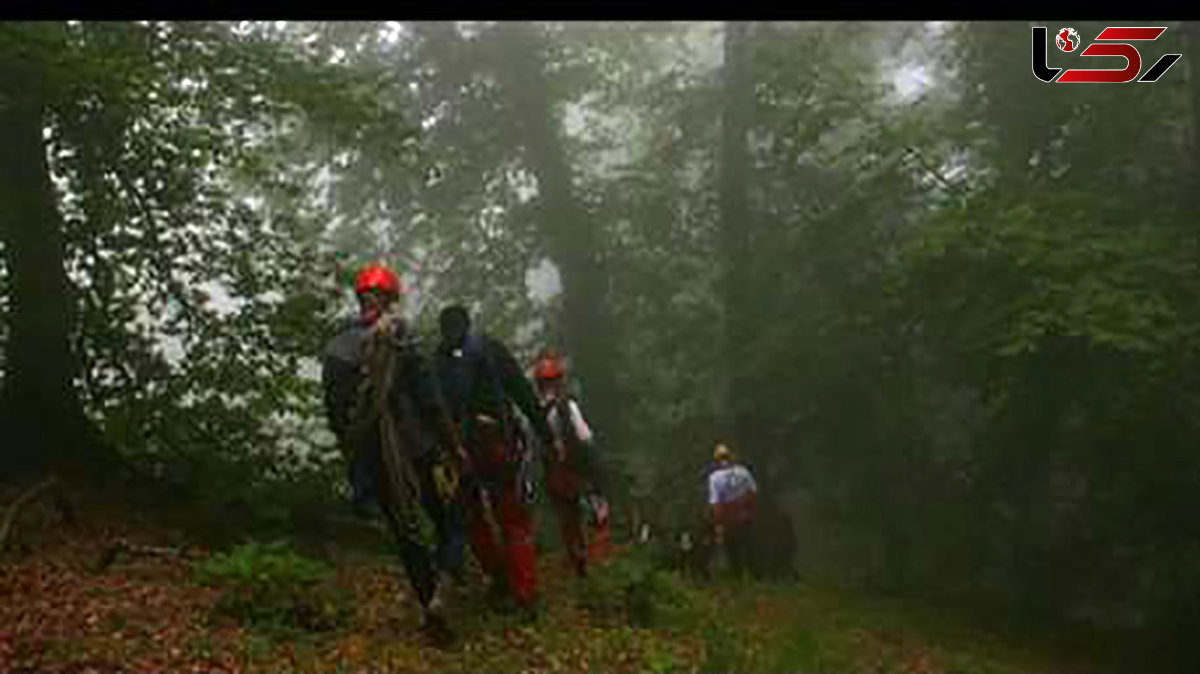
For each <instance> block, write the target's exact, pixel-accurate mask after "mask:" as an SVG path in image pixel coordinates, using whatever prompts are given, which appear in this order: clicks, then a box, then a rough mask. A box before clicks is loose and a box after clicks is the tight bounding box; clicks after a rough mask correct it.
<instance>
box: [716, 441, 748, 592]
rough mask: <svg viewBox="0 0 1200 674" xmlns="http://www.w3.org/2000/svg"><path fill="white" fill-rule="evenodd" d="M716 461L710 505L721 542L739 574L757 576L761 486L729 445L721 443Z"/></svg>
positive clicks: (731, 563) (732, 566)
mask: <svg viewBox="0 0 1200 674" xmlns="http://www.w3.org/2000/svg"><path fill="white" fill-rule="evenodd" d="M713 460H714V461H715V462H716V464H717V467H716V469H715V470H713V471H712V473H710V474H709V476H708V504H709V507H710V509H711V510H710V515H711V516H712V522H713V528H714V529H715V531H716V535H717V540H718V541H722V542H723V543H724V545H725V552H726V555H727V556H728V558H729V566H730V567H731V568H732V570H733V572H734V574H735V575H737V576H742V575H744V574H746V573H747V572H749V573H751V574H752V575H755V576H757V575H758V572H757V568H758V564H757V563H756V561H755V559H754V537H753V533H754V518H755V514H756V510H757V508H756V506H757V500H758V484H757V483H756V482H755V481H754V476H753V475H751V474H750V471H749V470H748V469H747V468H746V467H745V466H743V465H741V464H739V463H737V462H736V459H735V457H734V454H733V451H732V450H730V449H729V447H727V446H726V445H725V444H723V443H717V446H716V448H715V449H714V451H713Z"/></svg>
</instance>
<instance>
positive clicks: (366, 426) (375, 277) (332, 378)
mask: <svg viewBox="0 0 1200 674" xmlns="http://www.w3.org/2000/svg"><path fill="white" fill-rule="evenodd" d="M354 291H355V295H356V296H357V298H358V303H359V313H358V315H357V316H353V317H351V318H349V319H348V320H347V321H345V324H344V325H343V326H342V327H341V329H340V330H339V331H338V333H337V334H336V336H334V338H333V339H332V340H331V341H330V342H329V344H328V346H327V347H326V350H325V353H324V358H323V362H322V372H321V381H322V386H323V389H324V402H325V412H326V415H327V417H328V421H329V425H330V428H331V429H332V430H333V432H334V435H335V436H336V437H337V439H338V446H339V448H340V449H341V451H342V453H343V455H344V456H345V457H346V459H347V461H348V464H349V466H348V469H349V478H350V484H351V487H352V488H353V502H354V505H355V509H356V511H358V512H360V513H361V512H363V511H364V510H365V509H366V508H367V507H368V505H369V504H370V503H372V502H374V503H376V504H377V505H378V506H379V509H380V510H381V511H382V513H383V515H384V518H385V520H386V522H387V525H388V527H389V529H390V530H391V533H392V536H393V537H394V539H395V541H396V544H397V546H398V548H399V553H400V560H401V563H402V564H403V566H404V570H405V575H407V576H408V580H409V583H410V584H411V585H412V587H413V590H414V592H415V594H416V597H417V601H418V603H419V604H420V606H421V628H422V631H423V632H424V633H425V634H426V635H427V636H428V637H430V638H431V639H432V640H433V642H434V644H435V645H437V646H448V645H450V643H452V642H453V641H454V639H455V635H454V633H453V631H452V630H451V629H450V628H449V627H448V625H447V624H446V621H445V618H444V614H443V611H442V606H441V603H442V602H441V599H440V598H439V592H438V589H439V567H440V569H441V570H443V571H446V572H447V573H449V574H451V575H453V576H459V575H460V574H461V566H462V548H463V547H464V541H463V534H462V529H463V527H462V523H461V515H460V514H459V512H458V510H457V506H456V504H457V501H458V494H457V488H456V483H457V472H458V470H459V464H460V462H461V457H462V449H461V445H460V443H459V439H458V433H457V431H456V429H455V427H454V425H453V422H452V417H451V415H450V411H449V408H448V407H447V405H446V403H445V400H444V398H443V396H442V395H441V392H440V390H439V388H438V385H437V379H436V377H435V375H434V372H433V368H432V366H431V364H430V363H429V362H428V359H427V358H426V357H425V356H423V355H422V354H421V353H420V351H419V350H418V348H417V346H416V342H415V338H414V336H413V335H412V333H411V332H410V331H409V329H408V326H407V325H406V323H405V322H404V320H403V319H401V318H400V317H399V314H398V311H397V308H398V306H399V301H400V299H401V297H402V295H403V292H404V288H403V285H402V284H401V282H400V278H399V277H398V276H397V275H396V274H395V273H394V272H393V271H392V270H391V269H388V268H387V267H384V266H382V265H370V266H367V267H366V268H364V269H362V270H361V271H360V272H359V273H358V275H357V277H356V278H355V281H354ZM383 382H390V383H383ZM418 503H419V504H420V507H418V505H417V504H418ZM421 509H424V511H425V512H426V514H427V515H428V516H429V518H430V519H431V520H432V521H433V524H434V528H435V529H436V531H437V539H438V541H437V549H436V551H433V552H431V551H430V550H429V549H428V548H427V547H426V546H425V544H424V543H423V542H422V536H421V527H420V522H419V519H418V517H419V513H420V510H421Z"/></svg>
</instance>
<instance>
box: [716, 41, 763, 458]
mask: <svg viewBox="0 0 1200 674" xmlns="http://www.w3.org/2000/svg"><path fill="white" fill-rule="evenodd" d="M752 30H753V25H752V24H749V23H744V22H728V23H726V24H725V34H724V63H723V65H722V78H723V82H722V87H723V90H724V96H723V101H724V103H723V107H722V110H721V147H720V155H719V157H718V162H719V167H718V171H719V172H718V181H719V195H718V199H719V202H718V207H719V212H720V241H721V252H722V261H721V262H722V265H723V271H722V281H721V291H722V293H723V304H724V308H725V320H724V327H725V330H724V336H723V339H724V343H723V345H722V349H721V354H722V356H721V359H722V363H721V368H722V369H723V371H724V372H723V374H724V379H725V381H726V389H725V401H726V402H725V409H726V413H727V415H728V418H727V419H726V420H725V423H724V424H723V425H724V426H725V427H726V433H727V434H728V436H729V440H730V441H731V442H733V443H734V444H735V445H738V446H742V445H744V444H745V443H747V442H749V441H750V438H749V437H748V435H749V431H750V428H749V426H750V422H749V419H748V414H747V410H748V409H749V403H750V401H751V400H752V396H751V392H750V391H749V390H747V389H748V387H747V381H746V373H745V372H744V369H743V368H742V367H741V364H742V363H743V362H744V360H745V359H744V358H743V354H744V353H745V351H744V349H745V348H746V346H747V344H748V343H749V341H750V337H751V335H752V331H753V326H752V325H751V316H750V312H749V309H750V306H751V299H752V298H751V297H750V296H749V293H748V290H749V288H750V283H749V281H750V279H749V278H748V276H749V269H750V241H751V235H752V229H753V215H752V213H751V209H750V204H749V200H748V194H747V188H748V184H747V172H748V171H749V169H750V158H749V151H748V147H747V146H748V142H747V133H748V131H749V129H750V123H751V118H752V116H753V110H754V86H753V82H752V74H751V71H750V58H749V51H750V49H749V48H750V39H751V32H752ZM743 449H744V450H745V451H748V452H749V454H748V456H750V457H753V456H754V454H755V452H754V448H753V446H749V445H747V446H745V447H743Z"/></svg>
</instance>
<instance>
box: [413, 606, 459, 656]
mask: <svg viewBox="0 0 1200 674" xmlns="http://www.w3.org/2000/svg"><path fill="white" fill-rule="evenodd" d="M420 629H421V633H422V634H423V635H424V636H425V638H426V639H427V640H428V641H429V644H430V645H431V646H433V647H434V648H437V649H439V650H449V649H451V648H453V647H454V645H455V644H456V643H457V642H458V634H457V633H455V631H454V630H453V629H451V628H450V625H449V624H448V623H447V622H446V618H445V617H444V616H443V615H442V614H441V612H440V611H431V610H427V611H425V613H424V614H423V615H422V616H421V628H420Z"/></svg>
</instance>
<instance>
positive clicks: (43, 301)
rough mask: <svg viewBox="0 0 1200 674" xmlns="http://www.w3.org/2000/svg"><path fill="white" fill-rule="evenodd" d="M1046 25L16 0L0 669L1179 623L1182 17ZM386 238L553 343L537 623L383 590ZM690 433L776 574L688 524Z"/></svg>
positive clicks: (836, 645) (1194, 142)
mask: <svg viewBox="0 0 1200 674" xmlns="http://www.w3.org/2000/svg"><path fill="white" fill-rule="evenodd" d="M1060 24H1062V25H1066V24H1065V23H1062V22H1047V21H1034V22H1017V21H1007V22H945V21H927V22H875V21H844V22H711V23H706V22H468V21H463V22H432V21H430V22H392V21H379V22H367V21H344V22H306V21H274V22H270V21H246V22H215V21H129V22H126V21H61V22H14V21H7V22H3V23H0V148H3V150H2V154H3V161H0V204H2V205H3V206H2V208H0V438H3V440H2V442H0V444H2V446H3V449H2V450H0V517H2V518H3V520H2V524H0V605H3V606H2V607H0V670H5V671H14V672H15V671H63V672H67V671H71V672H82V671H116V670H121V671H129V670H131V669H137V670H141V671H150V670H162V669H177V670H178V669H188V670H190V671H201V670H204V671H216V670H220V671H279V670H280V669H281V668H287V669H289V670H304V671H363V670H371V671H479V670H492V671H496V670H505V671H582V670H587V669H595V670H599V671H834V670H837V671H910V672H917V671H921V672H935V671H937V672H941V671H996V672H1017V671H1106V672H1107V671H1152V670H1153V671H1194V667H1196V665H1197V662H1198V661H1200V650H1198V649H1197V645H1196V642H1195V638H1194V635H1195V634H1196V631H1197V629H1200V517H1194V516H1195V515H1197V514H1198V513H1200V451H1198V449H1197V448H1200V222H1198V221H1193V220H1192V218H1193V217H1196V215H1195V214H1196V213H1198V212H1200V74H1198V73H1200V24H1192V23H1188V22H1178V21H1161V22H1129V23H1126V24H1118V25H1137V26H1150V25H1153V26H1165V27H1166V30H1165V32H1163V33H1162V35H1161V36H1160V37H1159V38H1157V39H1156V40H1154V41H1144V42H1138V43H1137V48H1138V49H1139V51H1140V53H1141V59H1142V72H1145V71H1146V70H1148V69H1149V68H1150V67H1151V65H1152V64H1153V63H1154V62H1155V61H1157V60H1158V58H1159V56H1160V55H1161V54H1181V55H1182V58H1180V59H1179V62H1178V63H1177V64H1175V65H1174V67H1171V68H1169V69H1168V70H1167V71H1166V72H1165V73H1163V74H1162V75H1161V76H1160V77H1159V78H1158V80H1157V81H1155V82H1153V83H1150V82H1142V83H1135V82H1131V83H1128V84H1108V85H1087V84H1084V85H1080V86H1072V85H1071V84H1065V83H1064V84H1062V85H1061V86H1060V84H1057V83H1056V84H1048V83H1045V82H1043V81H1040V80H1039V79H1038V77H1035V76H1034V73H1033V72H1031V66H1030V60H1029V59H1030V40H1031V36H1032V37H1033V38H1034V39H1035V46H1034V52H1035V56H1036V53H1037V45H1036V38H1037V35H1038V33H1037V32H1035V31H1033V30H1032V29H1033V28H1034V27H1035V26H1043V27H1048V35H1049V37H1048V39H1047V44H1046V45H1045V48H1046V53H1047V58H1048V61H1049V66H1050V67H1051V68H1080V67H1082V68H1089V67H1090V68H1118V67H1120V61H1121V58H1120V57H1116V56H1102V57H1093V56H1086V57H1083V56H1080V55H1079V54H1078V51H1079V50H1078V49H1076V50H1075V52H1076V53H1068V52H1065V51H1063V49H1062V48H1061V47H1059V46H1056V43H1055V42H1056V41H1055V35H1056V33H1057V32H1058V31H1060V30H1063V29H1062V27H1061V25H1060ZM1070 25H1072V27H1073V30H1074V31H1077V33H1078V35H1079V36H1080V37H1081V38H1082V41H1083V42H1084V43H1085V44H1087V43H1088V42H1089V41H1090V40H1094V37H1093V36H1095V35H1098V34H1099V33H1100V32H1101V31H1102V30H1103V29H1104V28H1105V27H1106V26H1109V25H1112V24H1109V23H1105V22H1100V21H1091V22H1076V23H1074V24H1070ZM1042 34H1043V35H1046V34H1047V33H1042ZM1080 59H1082V61H1081V60H1080ZM1092 62H1094V65H1093V64H1092ZM1189 213H1192V214H1193V215H1188V214H1189ZM371 263H383V264H386V265H388V266H390V267H391V268H392V269H395V270H396V271H397V273H399V274H400V276H401V277H402V279H403V282H404V284H405V286H406V287H407V293H406V295H405V298H404V302H405V306H404V311H405V313H406V316H407V317H408V319H409V320H410V321H411V323H412V325H413V326H414V330H415V331H416V332H417V333H418V334H419V335H420V340H419V343H420V344H421V345H422V348H425V349H426V350H428V351H429V352H430V353H432V350H433V348H434V346H435V345H436V344H437V341H438V334H437V333H438V316H439V311H441V309H442V308H443V307H445V306H447V305H449V304H455V303H459V304H463V305H465V306H467V307H469V308H470V309H471V311H472V312H473V315H474V321H475V323H476V324H477V325H478V326H479V329H481V330H484V331H486V332H487V333H488V334H491V335H493V336H495V337H497V338H499V339H500V340H502V341H503V342H504V343H505V344H507V345H508V346H509V347H510V348H511V349H512V351H513V353H514V354H515V355H516V356H517V359H518V360H519V361H520V363H521V364H522V366H531V365H532V363H533V361H534V359H535V357H536V356H537V354H539V353H541V352H542V351H543V349H545V348H547V347H550V348H554V349H556V350H558V351H559V352H561V353H563V354H565V356H566V359H567V363H568V367H569V373H570V375H569V376H570V380H569V381H570V384H571V386H572V387H573V391H574V393H575V394H576V396H577V397H578V399H579V400H580V401H581V403H582V405H583V406H584V409H585V410H586V411H587V414H588V423H589V424H590V425H591V427H592V428H593V429H594V431H595V434H596V446H597V450H598V452H599V455H600V456H601V457H602V461H603V462H604V464H605V466H606V471H607V473H609V474H610V475H611V477H612V479H611V485H610V494H609V496H610V498H611V501H612V510H613V518H614V522H615V527H614V531H615V532H616V533H615V538H617V539H618V540H617V542H618V544H619V545H618V548H619V549H620V550H622V552H621V553H620V555H619V559H618V560H616V561H613V562H612V563H611V564H609V565H608V566H607V567H605V569H604V570H603V572H597V573H595V574H593V577H591V578H590V579H589V581H588V583H586V584H580V583H576V582H575V581H574V580H573V579H571V578H568V577H565V576H562V573H561V572H560V574H559V575H560V576H562V577H559V576H555V575H554V574H555V572H554V571H553V570H547V571H545V575H546V597H547V598H546V601H547V617H546V618H545V619H543V622H542V623H541V624H540V625H538V626H534V627H529V626H525V625H517V624H510V623H509V622H505V621H504V620H501V619H500V618H492V617H487V616H482V615H478V613H479V612H478V611H476V610H475V607H476V606H477V603H478V598H477V597H475V596H474V595H472V594H471V592H473V591H474V590H470V589H468V590H464V594H463V596H462V597H458V598H456V599H455V600H454V601H452V602H451V604H452V608H451V612H452V614H453V615H454V616H456V619H461V620H460V622H461V623H462V624H463V625H464V627H463V632H464V645H463V646H462V650H460V651H456V652H454V653H449V654H447V653H442V652H438V651H436V650H431V649H426V648H424V647H419V646H418V645H417V644H416V643H415V642H414V641H413V640H412V639H410V638H409V636H407V635H409V634H411V632H412V630H411V626H412V624H415V622H414V621H415V620H416V618H415V614H414V613H413V611H412V609H411V605H409V608H405V606H406V604H405V603H404V601H390V600H388V599H387V597H389V596H392V595H394V594H397V593H399V594H403V593H404V592H405V590H404V589H403V588H405V587H406V585H405V584H404V581H403V578H404V576H403V572H402V571H400V570H399V568H398V566H397V564H396V561H395V555H394V553H393V552H392V551H391V549H390V547H389V541H388V538H387V534H386V533H385V532H384V531H383V529H382V527H377V526H376V527H375V528H372V527H373V526H374V525H370V524H369V523H367V524H364V523H363V522H361V521H357V520H355V519H354V518H353V517H352V516H351V514H350V508H349V505H348V494H349V486H348V485H347V484H346V482H347V481H346V466H345V463H344V461H343V458H342V455H341V454H340V453H339V452H338V449H337V447H336V441H335V438H334V435H333V434H332V432H331V431H330V429H329V426H328V423H327V420H326V416H325V411H324V410H323V408H322V404H323V399H322V392H321V386H322V384H321V378H320V377H321V363H320V358H321V356H322V353H323V350H324V348H325V344H326V342H327V341H328V340H329V339H330V338H331V337H332V336H333V332H334V330H335V326H336V324H337V321H338V320H339V319H340V318H341V317H344V316H345V315H347V314H351V313H353V312H354V310H355V304H354V294H353V292H352V286H353V282H354V277H355V274H356V273H357V272H358V270H359V269H360V268H362V267H363V266H364V265H367V264H371ZM718 442H724V443H727V444H728V445H729V446H730V447H732V448H733V449H734V450H735V451H736V452H737V454H738V456H739V457H740V458H741V459H742V460H743V461H744V463H745V465H747V466H748V467H749V468H750V469H751V470H752V471H753V473H754V476H755V478H756V480H757V483H758V488H759V493H760V494H761V496H760V498H761V499H762V501H763V503H764V504H768V503H769V507H770V509H771V510H772V511H773V512H775V513H776V515H777V517H776V519H777V520H778V523H777V526H780V527H786V529H787V530H788V535H789V536H793V537H794V539H795V541H796V544H795V555H794V559H789V560H786V561H787V563H788V564H792V565H793V567H794V570H795V574H794V578H791V579H788V580H772V581H760V582H756V583H739V582H734V581H731V580H728V579H724V578H722V577H721V571H720V569H721V568H723V567H721V566H720V565H719V564H718V567H717V568H718V570H717V573H716V574H715V575H714V579H712V580H711V581H709V582H700V581H697V580H695V579H692V578H689V577H685V575H684V574H682V573H680V572H679V571H678V570H677V569H674V568H672V563H671V562H670V561H669V560H670V558H671V555H672V553H671V550H670V549H671V546H672V545H673V540H674V535H675V533H676V532H679V531H682V530H685V529H687V528H688V527H691V526H692V525H693V523H694V522H696V521H698V520H699V518H701V517H702V513H703V511H704V509H705V507H706V502H705V500H704V497H705V482H704V471H705V467H706V465H707V464H708V463H709V461H710V459H711V458H712V448H713V445H714V443H718ZM543 506H544V502H543V501H539V505H538V508H539V512H541V511H542V510H545V508H544V507H543ZM1189 513H1190V514H1189ZM643 523H649V524H653V528H654V530H655V531H656V532H658V533H657V536H658V540H656V542H654V543H644V544H639V543H638V542H637V540H636V538H637V536H636V530H637V529H638V527H639V526H640V525H641V524H643ZM537 527H538V531H537V535H538V545H539V554H541V556H542V557H541V562H542V563H543V565H545V566H548V567H554V568H557V567H555V566H554V565H555V564H557V563H558V562H557V561H556V560H557V557H556V556H557V555H559V554H560V553H561V543H560V542H559V541H558V539H557V529H556V525H555V524H554V520H553V516H552V515H550V514H545V516H544V517H543V516H542V515H541V514H539V516H538V519H537ZM118 553H121V554H118ZM97 560H102V561H101V562H97ZM238 574H242V575H240V576H239V575H238ZM271 574H278V576H279V577H278V579H274V580H273V581H272V584H271V585H270V587H271V591H276V590H279V591H280V592H282V594H281V595H280V596H282V597H284V598H283V599H280V601H284V602H285V604H286V606H284V608H283V609H281V613H280V614H279V615H282V616H284V617H283V618H279V616H275V617H272V618H270V619H269V620H268V619H266V618H262V619H261V620H260V619H259V618H261V616H258V617H255V616H254V615H249V613H252V611H249V609H247V608H246V606H243V605H238V604H236V602H234V601H233V600H232V599H230V598H229V597H231V596H233V594H236V593H233V592H232V591H231V590H229V589H228V588H225V587H224V586H223V585H221V583H231V582H233V581H230V580H229V578H231V577H234V576H236V577H238V578H242V580H243V581H245V582H246V583H249V584H250V585H253V582H251V581H252V579H253V578H263V577H266V576H270V575H271ZM214 578H216V579H217V580H215V581H214V580H213V579H214ZM247 578H250V579H251V580H246V579H247ZM197 579H199V580H197ZM276 580H277V581H278V582H275V581H276ZM210 581H211V582H210ZM281 588H282V589H281ZM638 588H641V592H640V594H641V595H642V597H643V598H645V601H646V602H648V603H649V604H648V608H647V610H651V609H653V610H652V611H651V613H653V614H654V615H655V616H656V617H655V618H653V619H649V618H644V617H643V618H636V616H634V614H638V615H640V613H639V611H638V610H634V609H632V608H630V606H628V604H629V603H630V602H631V601H632V600H630V599H628V597H630V596H635V597H636V596H637V595H638V594H639V590H638ZM258 590H262V588H258ZM247 591H249V590H247ZM256 591H257V590H256ZM262 591H264V592H265V591H266V590H262ZM389 593H390V594H389ZM272 596H274V595H272ZM313 598H317V599H316V600H315V601H316V604H317V609H313V610H314V611H315V612H316V613H317V614H320V616H321V619H320V620H315V622H314V620H309V621H307V622H305V625H304V626H301V627H296V625H295V624H293V623H295V620H293V618H294V617H295V615H296V614H297V613H298V612H303V611H301V609H300V608H298V607H302V605H303V606H308V604H309V603H312V602H313V601H314V599H313ZM405 601H409V604H411V600H405ZM287 602H291V603H287ZM613 602H617V603H620V602H625V604H622V605H621V606H620V607H619V609H620V610H618V609H617V608H613V606H612V605H611V604H613ZM260 605H263V604H262V603H261V602H260ZM231 606H232V608H231ZM238 606H241V608H240V609H239V608H238ZM309 608H311V607H309ZM304 610H305V611H308V609H307V608H306V609H304ZM626 613H628V614H629V615H630V616H634V619H631V620H626ZM618 614H619V617H614V616H617V615H618ZM256 615H257V614H256ZM306 615H307V614H306ZM230 616H232V617H230ZM287 616H291V617H287ZM264 621H265V622H266V623H269V624H268V625H267V627H262V626H261V625H259V624H258V623H260V622H264ZM302 622H303V621H302ZM631 622H632V623H634V624H632V626H631V624H630V623H631ZM277 623H278V624H277ZM283 623H287V625H288V626H289V627H288V629H283V628H282V627H280V625H282V624H283ZM310 623H311V624H310ZM317 623H319V624H317ZM564 624H571V625H574V627H572V628H570V629H564ZM276 628H278V629H276Z"/></svg>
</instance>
